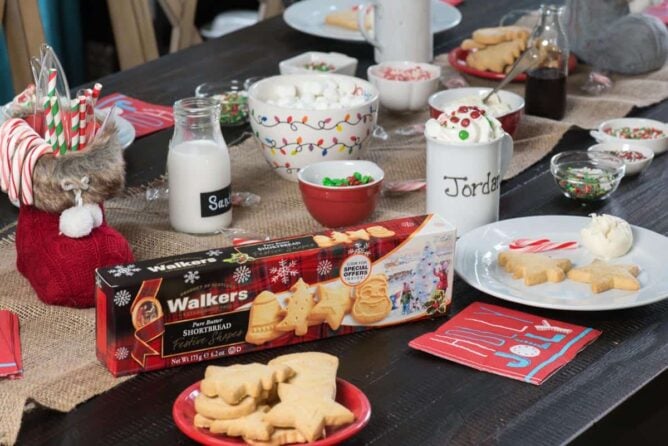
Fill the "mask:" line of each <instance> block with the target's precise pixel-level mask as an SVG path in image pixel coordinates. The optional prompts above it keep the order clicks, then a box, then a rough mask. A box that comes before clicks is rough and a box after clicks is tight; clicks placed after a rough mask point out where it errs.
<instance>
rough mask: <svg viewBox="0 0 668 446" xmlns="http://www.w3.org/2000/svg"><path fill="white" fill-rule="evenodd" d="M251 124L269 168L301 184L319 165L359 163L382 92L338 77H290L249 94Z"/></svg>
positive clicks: (273, 79) (265, 82)
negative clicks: (303, 172) (302, 174)
mask: <svg viewBox="0 0 668 446" xmlns="http://www.w3.org/2000/svg"><path fill="white" fill-rule="evenodd" d="M248 108H249V113H250V123H251V128H252V130H253V135H254V136H255V139H256V140H257V141H258V143H259V144H260V146H261V150H262V155H263V156H264V157H265V159H266V160H267V163H269V165H270V166H271V167H272V169H274V170H275V171H276V173H278V174H279V175H280V176H281V177H283V178H285V179H287V180H290V181H294V182H296V181H297V173H298V172H299V169H301V168H302V167H305V166H307V165H309V164H312V163H315V162H318V161H330V160H341V159H358V158H360V157H361V156H362V155H363V153H364V148H365V146H366V143H367V141H368V140H369V138H370V137H371V132H372V131H373V127H374V125H375V124H376V119H377V117H378V90H377V89H376V88H375V87H374V86H373V85H371V84H370V83H369V82H367V81H365V80H362V79H358V78H356V77H351V76H344V75H339V74H291V75H281V76H273V77H269V78H266V79H263V80H261V81H259V82H257V83H255V84H253V86H252V87H251V88H250V89H249V90H248Z"/></svg>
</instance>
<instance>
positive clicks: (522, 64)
mask: <svg viewBox="0 0 668 446" xmlns="http://www.w3.org/2000/svg"><path fill="white" fill-rule="evenodd" d="M539 60H540V51H538V49H537V48H536V47H531V48H529V49H527V50H526V51H525V52H524V53H522V55H521V56H520V57H519V58H518V59H517V60H516V61H515V63H514V64H513V66H512V67H511V68H510V71H509V72H508V74H506V77H504V78H503V80H502V81H501V82H499V84H498V85H497V86H496V87H494V88H493V89H492V91H490V92H489V93H488V94H487V96H485V97H484V98H482V103H483V104H486V103H487V101H488V100H489V98H491V97H492V96H493V95H494V94H496V93H497V92H498V91H499V90H500V89H502V88H503V87H505V86H506V85H508V83H509V82H510V81H512V80H513V79H515V78H516V77H517V76H519V74H520V73H523V72H524V71H526V70H528V69H529V68H531V67H533V66H534V64H535V63H536V62H538V61H539Z"/></svg>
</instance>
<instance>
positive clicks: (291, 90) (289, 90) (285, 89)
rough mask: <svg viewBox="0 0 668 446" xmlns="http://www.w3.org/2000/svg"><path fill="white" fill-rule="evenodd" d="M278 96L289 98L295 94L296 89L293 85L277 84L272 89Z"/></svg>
mask: <svg viewBox="0 0 668 446" xmlns="http://www.w3.org/2000/svg"><path fill="white" fill-rule="evenodd" d="M274 92H275V93H276V96H278V97H279V98H290V97H295V96H297V89H296V88H295V86H294V85H277V86H276V88H275V89H274Z"/></svg>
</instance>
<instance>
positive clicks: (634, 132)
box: [603, 127, 666, 139]
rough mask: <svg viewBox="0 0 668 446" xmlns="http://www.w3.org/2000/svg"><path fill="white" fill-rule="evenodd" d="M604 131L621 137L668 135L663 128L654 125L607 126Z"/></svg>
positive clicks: (648, 137)
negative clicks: (614, 127)
mask: <svg viewBox="0 0 668 446" xmlns="http://www.w3.org/2000/svg"><path fill="white" fill-rule="evenodd" d="M603 131H604V132H605V133H606V134H608V135H610V136H614V137H615V138H621V139H657V138H663V137H664V136H666V134H665V133H664V132H663V130H661V129H657V128H654V127H620V128H618V129H612V128H606V129H604V130H603Z"/></svg>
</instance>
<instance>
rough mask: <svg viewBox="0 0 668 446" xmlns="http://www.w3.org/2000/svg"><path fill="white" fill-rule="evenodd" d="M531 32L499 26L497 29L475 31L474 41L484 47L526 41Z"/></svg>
mask: <svg viewBox="0 0 668 446" xmlns="http://www.w3.org/2000/svg"><path fill="white" fill-rule="evenodd" d="M529 34H531V31H529V29H528V28H524V27H521V26H498V27H496V28H481V29H478V30H476V31H473V36H472V37H473V40H474V41H476V42H478V43H482V44H484V45H496V44H498V43H501V42H506V41H509V40H518V39H521V40H524V41H526V39H527V38H528V37H529Z"/></svg>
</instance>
